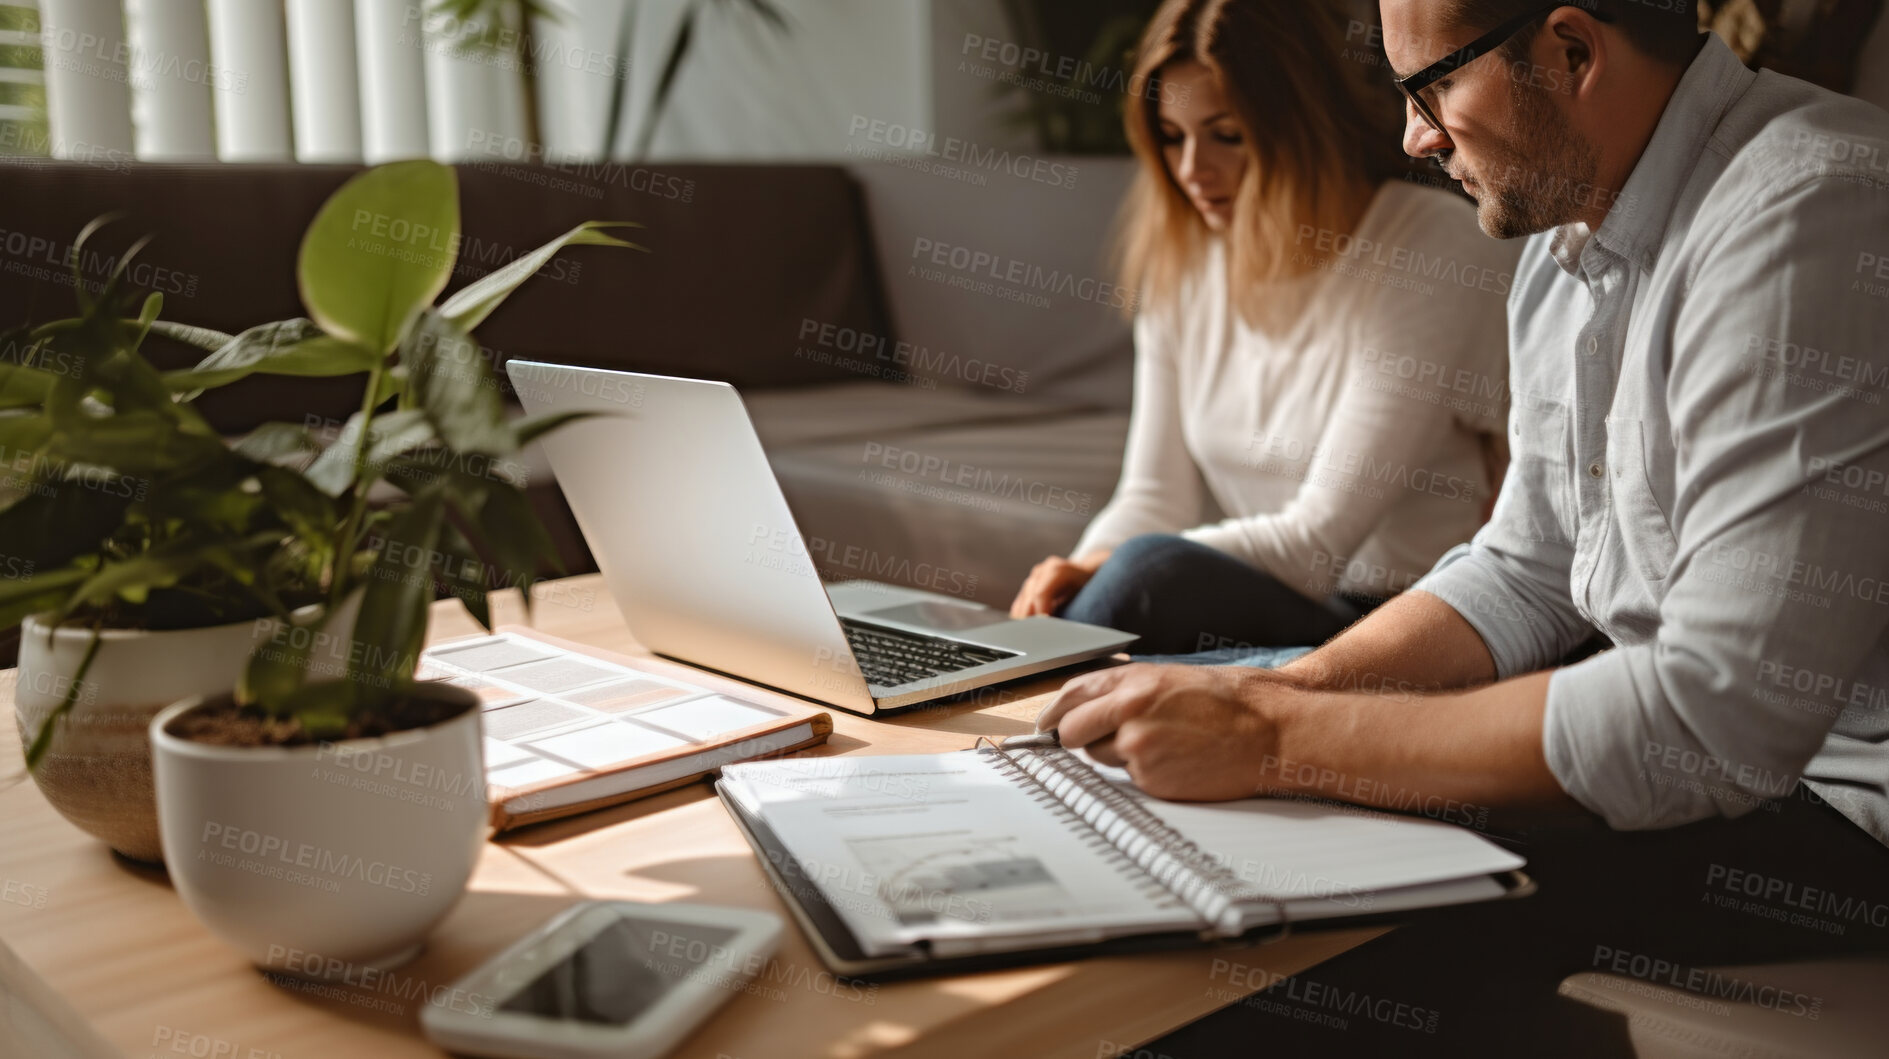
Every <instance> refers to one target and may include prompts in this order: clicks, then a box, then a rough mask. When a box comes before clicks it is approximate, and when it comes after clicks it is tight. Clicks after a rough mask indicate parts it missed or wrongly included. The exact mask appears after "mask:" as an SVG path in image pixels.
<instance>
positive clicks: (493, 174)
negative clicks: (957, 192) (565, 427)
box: [460, 163, 887, 389]
mask: <svg viewBox="0 0 1889 1059" xmlns="http://www.w3.org/2000/svg"><path fill="white" fill-rule="evenodd" d="M460 201H461V208H462V210H463V212H464V214H465V229H466V231H467V232H468V233H469V234H471V235H473V236H476V237H478V238H479V239H481V240H485V241H486V242H483V243H480V244H476V245H475V244H471V243H469V244H468V246H467V247H466V249H465V250H463V251H462V259H463V258H464V257H465V256H466V255H468V254H471V255H475V256H479V255H483V256H486V257H489V258H490V259H491V260H492V261H493V263H494V264H499V263H503V262H504V261H506V260H509V259H510V258H511V257H514V256H517V255H518V254H521V253H524V252H527V251H529V250H531V249H533V248H534V247H537V246H538V245H540V244H542V243H543V242H544V241H545V240H546V239H548V238H550V237H551V236H553V235H556V234H558V233H561V232H564V231H566V230H568V229H570V228H572V227H574V226H575V225H577V224H579V223H581V222H583V221H586V220H625V221H637V222H640V223H642V224H643V225H645V228H643V229H642V230H632V231H629V232H626V233H621V234H624V235H626V236H627V238H629V239H630V240H631V241H632V242H636V243H639V244H641V245H643V246H645V247H648V248H649V252H648V253H646V254H644V253H637V252H634V251H623V250H612V249H599V248H581V249H578V250H574V251H568V252H566V254H565V255H561V256H563V257H565V258H567V259H568V260H567V261H566V262H565V263H564V264H563V266H562V267H561V268H560V265H559V264H556V263H554V264H553V265H552V266H550V267H549V268H547V269H546V270H545V271H544V272H543V273H541V274H540V275H539V276H538V278H537V279H536V280H535V281H534V282H533V283H531V284H529V285H527V286H526V287H524V288H522V289H520V290H519V292H518V293H517V294H516V295H514V296H513V297H512V299H511V300H510V301H508V302H507V303H506V304H505V306H504V307H503V308H502V309H500V310H499V311H498V312H496V313H494V314H492V318H491V319H490V320H488V321H487V322H486V324H485V325H484V326H483V327H481V328H480V330H479V340H480V342H481V344H483V345H485V346H486V347H487V348H489V349H492V350H495V351H498V353H499V359H500V360H501V361H502V360H504V359H506V358H509V357H514V356H517V357H530V358H533V359H540V360H553V361H561V362H567V363H576V364H589V365H593V366H597V367H609V368H623V369H627V370H632V371H644V372H652V373H655V374H662V375H685V376H691V377H694V378H703V379H720V380H724V381H727V382H732V383H735V384H736V385H739V386H743V387H747V388H756V389H758V388H765V387H773V386H801V385H809V384H814V383H822V382H834V381H842V380H856V379H858V378H860V375H859V374H858V373H857V372H856V371H854V370H852V369H851V367H850V366H849V365H845V364H836V363H832V362H828V361H826V360H825V358H822V357H818V356H810V355H807V354H808V353H810V352H811V351H812V350H811V347H812V345H813V344H812V342H811V341H809V340H807V339H806V338H805V337H803V336H806V335H809V334H813V333H815V328H817V327H818V326H831V327H833V328H835V329H844V330H847V331H850V332H854V333H882V332H884V331H885V330H886V328H887V323H886V320H885V317H884V314H883V313H882V311H881V309H880V302H881V298H880V295H879V286H878V276H877V270H876V268H875V266H874V263H873V256H872V248H871V245H870V242H869V240H868V237H867V233H866V221H865V215H864V206H863V203H862V200H861V197H860V191H859V188H858V186H857V185H856V184H855V183H854V182H853V180H852V178H851V177H850V176H848V175H847V173H846V171H845V170H844V169H840V168H837V167H833V166H798V165H752V166H737V165H726V166H717V165H692V166H663V167H661V169H660V170H657V169H650V168H646V167H640V166H625V165H621V164H617V163H610V164H590V165H571V166H564V167H550V168H533V167H522V166H488V165H478V166H472V167H462V168H461V170H460ZM489 267H493V266H492V265H487V266H482V267H480V268H479V269H478V270H477V271H476V272H473V273H472V275H471V276H467V277H465V278H466V279H470V278H472V277H473V276H476V275H478V274H480V273H483V272H484V271H485V270H486V269H487V268H489Z"/></svg>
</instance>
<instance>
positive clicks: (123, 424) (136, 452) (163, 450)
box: [45, 412, 227, 478]
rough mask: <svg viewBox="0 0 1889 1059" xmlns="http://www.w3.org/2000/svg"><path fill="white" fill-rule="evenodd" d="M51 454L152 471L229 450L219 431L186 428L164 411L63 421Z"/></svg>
mask: <svg viewBox="0 0 1889 1059" xmlns="http://www.w3.org/2000/svg"><path fill="white" fill-rule="evenodd" d="M54 428H55V429H54V431H53V434H52V436H51V438H50V439H49V440H48V441H47V443H46V447H45V451H46V454H47V455H48V456H49V457H51V458H52V459H54V460H55V461H57V462H59V463H63V464H90V465H94V466H98V467H108V468H110V469H112V470H113V471H116V472H118V473H120V474H126V475H133V476H137V477H145V478H149V477H153V476H155V475H158V474H162V473H166V472H170V471H176V470H179V469H181V468H184V467H187V466H190V465H191V464H193V463H197V462H200V461H203V460H206V459H214V458H216V457H217V456H219V455H221V454H222V453H223V452H225V451H227V450H225V449H224V447H223V443H222V442H221V441H220V440H218V439H217V438H215V437H202V436H198V435H195V434H186V433H184V432H182V431H180V430H178V429H177V425H176V423H175V422H173V421H172V420H171V419H170V418H168V417H167V416H165V415H164V414H163V413H161V412H129V413H125V414H122V415H114V416H99V417H93V416H83V415H81V416H79V417H75V419H73V420H71V421H68V422H64V423H60V422H57V421H55V423H54Z"/></svg>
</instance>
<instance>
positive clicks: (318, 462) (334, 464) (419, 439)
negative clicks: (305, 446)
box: [307, 409, 435, 496]
mask: <svg viewBox="0 0 1889 1059" xmlns="http://www.w3.org/2000/svg"><path fill="white" fill-rule="evenodd" d="M364 422H366V419H365V417H363V416H362V414H361V413H359V412H356V413H354V414H353V415H352V416H350V417H348V421H347V424H346V425H345V426H343V427H342V428H341V435H340V436H339V437H337V438H336V439H335V441H334V444H332V445H330V446H328V448H327V450H326V451H324V452H323V453H322V454H321V455H320V456H319V457H317V458H316V459H315V462H314V463H313V464H312V465H311V466H310V467H309V468H308V472H307V474H308V480H309V481H311V482H314V483H315V485H316V487H317V488H319V489H320V490H321V491H322V492H324V493H327V494H328V495H329V496H340V495H341V494H342V493H345V492H347V491H348V489H349V487H350V486H355V487H358V486H362V485H367V484H371V479H372V478H374V477H378V475H379V473H380V468H382V467H384V466H386V464H387V463H388V462H389V461H390V460H392V459H393V458H394V457H395V456H398V455H399V454H401V453H403V452H410V451H412V450H413V449H417V448H420V447H421V446H423V445H427V444H430V443H431V442H432V441H433V440H434V437H435V435H434V433H433V425H432V424H431V423H430V422H428V421H427V418H426V415H425V414H424V413H423V412H421V411H419V410H418V409H413V410H410V411H400V412H386V413H383V414H381V415H377V416H374V417H373V426H372V428H371V430H372V432H373V437H372V438H369V439H367V442H366V444H367V446H368V448H367V473H368V476H369V480H368V481H364V482H357V481H356V480H355V476H354V471H355V464H356V463H357V462H358V461H359V459H360V453H361V445H362V437H361V425H362V423H364Z"/></svg>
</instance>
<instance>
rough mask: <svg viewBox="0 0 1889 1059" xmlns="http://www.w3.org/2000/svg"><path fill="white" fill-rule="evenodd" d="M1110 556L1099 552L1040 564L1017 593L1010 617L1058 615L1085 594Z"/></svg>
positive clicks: (1058, 558)
mask: <svg viewBox="0 0 1889 1059" xmlns="http://www.w3.org/2000/svg"><path fill="white" fill-rule="evenodd" d="M1108 555H1109V553H1107V552H1098V553H1094V554H1091V555H1085V556H1082V557H1081V558H1078V559H1065V558H1063V557H1062V556H1060V555H1052V556H1050V557H1049V558H1047V559H1045V560H1043V561H1042V562H1040V563H1037V564H1036V566H1035V568H1034V569H1032V570H1031V571H1030V576H1029V577H1027V578H1025V579H1024V581H1023V587H1022V588H1020V589H1018V590H1017V598H1016V600H1015V601H1014V602H1012V603H1011V604H1010V616H1011V617H1013V618H1033V617H1035V616H1037V615H1039V614H1055V613H1056V612H1057V611H1058V610H1060V609H1062V605H1063V604H1065V603H1067V602H1069V601H1070V600H1071V599H1074V598H1075V596H1076V593H1077V592H1080V591H1082V586H1083V585H1086V584H1088V583H1089V579H1090V578H1092V577H1094V576H1095V572H1096V571H1097V570H1100V569H1101V568H1102V564H1103V563H1104V562H1107V561H1108Z"/></svg>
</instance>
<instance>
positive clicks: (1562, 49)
mask: <svg viewBox="0 0 1889 1059" xmlns="http://www.w3.org/2000/svg"><path fill="white" fill-rule="evenodd" d="M1541 41H1542V46H1541V49H1540V50H1539V51H1538V52H1537V55H1539V56H1540V57H1541V58H1542V61H1543V64H1544V65H1545V66H1546V67H1547V69H1548V70H1549V71H1552V72H1551V73H1550V74H1548V75H1547V76H1548V77H1550V78H1553V79H1555V80H1558V81H1559V82H1560V84H1559V86H1558V88H1559V91H1560V93H1561V94H1563V95H1566V96H1569V97H1571V98H1574V99H1579V98H1581V97H1583V96H1588V95H1591V94H1593V92H1594V90H1595V88H1596V86H1597V85H1598V84H1599V83H1600V78H1601V76H1602V75H1603V74H1604V73H1605V71H1606V69H1607V64H1608V59H1609V55H1608V40H1607V36H1606V34H1605V33H1604V32H1603V26H1602V23H1601V22H1600V21H1599V20H1598V19H1596V18H1594V16H1592V15H1590V14H1588V13H1587V12H1585V11H1583V10H1581V9H1580V8H1578V7H1563V8H1560V9H1558V10H1556V11H1555V12H1554V13H1553V14H1550V15H1549V16H1548V23H1547V25H1546V26H1545V27H1543V30H1542V34H1541Z"/></svg>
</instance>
